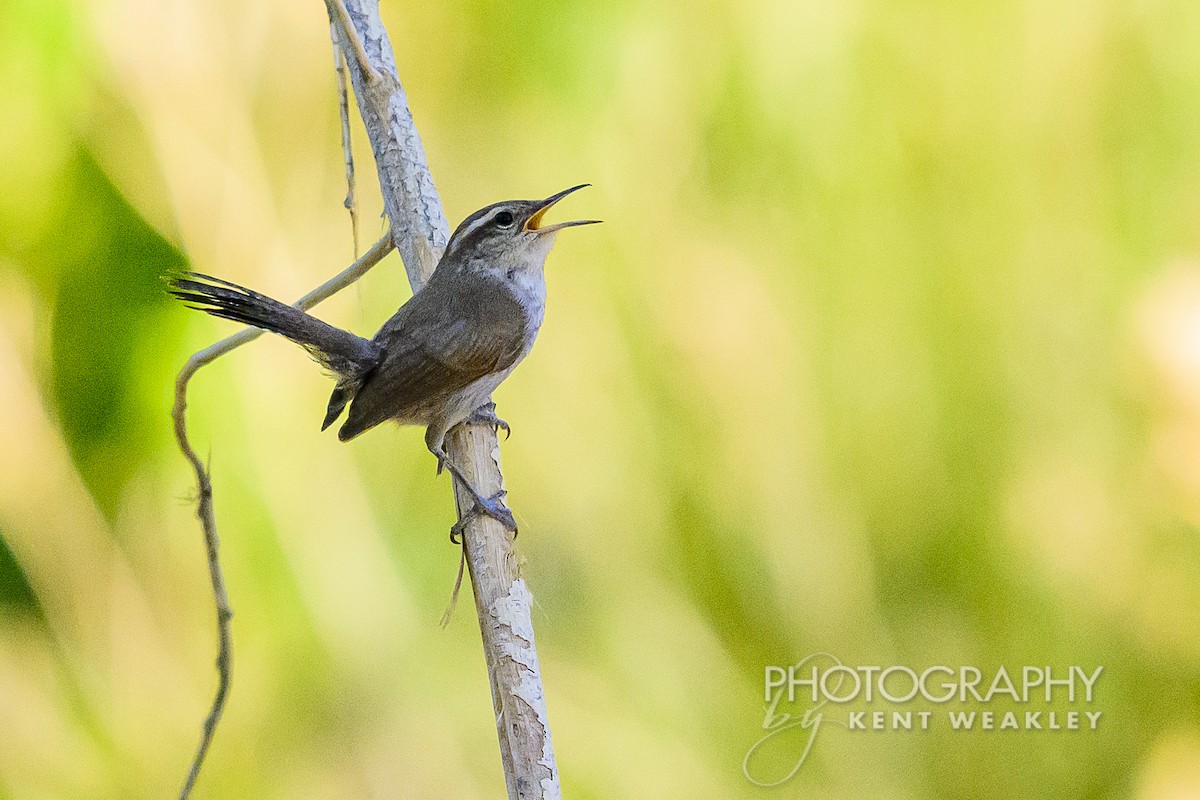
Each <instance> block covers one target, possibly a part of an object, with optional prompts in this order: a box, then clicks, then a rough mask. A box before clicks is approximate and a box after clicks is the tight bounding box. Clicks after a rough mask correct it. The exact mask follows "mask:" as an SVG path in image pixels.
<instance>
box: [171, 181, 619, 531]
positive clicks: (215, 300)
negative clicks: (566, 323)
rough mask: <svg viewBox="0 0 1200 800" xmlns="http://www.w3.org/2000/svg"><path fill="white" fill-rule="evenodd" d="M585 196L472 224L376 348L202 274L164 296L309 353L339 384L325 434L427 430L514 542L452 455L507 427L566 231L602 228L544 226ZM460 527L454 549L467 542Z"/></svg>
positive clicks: (487, 210) (178, 279) (522, 205)
mask: <svg viewBox="0 0 1200 800" xmlns="http://www.w3.org/2000/svg"><path fill="white" fill-rule="evenodd" d="M588 185H589V184H580V185H578V186H572V187H571V188H569V189H564V190H563V191H561V192H557V193H556V194H552V195H550V196H549V197H547V198H545V199H544V200H505V201H502V202H499V203H493V204H492V205H489V206H486V207H484V208H481V209H479V210H478V211H476V212H475V213H473V214H471V215H470V216H468V217H467V218H466V219H465V220H463V222H462V223H461V224H460V225H459V226H458V227H457V228H456V229H455V231H454V233H453V234H452V235H451V236H450V240H449V242H448V243H447V245H446V249H445V251H444V252H443V254H442V256H441V258H440V259H439V261H438V263H437V266H436V267H435V269H434V271H433V274H432V275H431V276H430V278H429V280H428V281H427V282H426V284H425V285H424V286H423V287H421V288H420V289H419V290H417V291H416V292H415V293H414V294H413V295H412V297H411V298H409V300H407V301H406V302H405V303H404V304H403V305H401V306H400V308H399V309H398V310H397V311H396V313H395V314H393V315H392V316H391V318H390V319H388V320H387V321H386V322H385V323H383V326H382V327H380V329H379V331H378V332H377V333H376V334H375V335H374V336H372V337H371V338H370V339H365V338H363V337H361V336H357V335H355V334H353V333H351V332H350V331H346V330H343V329H341V328H337V327H334V326H333V325H330V324H328V323H326V322H323V321H321V320H319V319H317V318H316V317H314V316H312V315H311V314H307V313H305V312H304V311H301V310H300V309H298V308H295V307H293V306H289V305H287V304H285V303H281V302H279V301H278V300H274V299H272V298H270V297H267V296H266V295H263V294H260V293H259V292H256V291H254V290H252V289H247V288H246V287H244V286H239V285H238V284H235V283H231V282H229V281H226V280H222V279H221V278H216V277H213V276H211V275H206V274H203V273H199V272H180V273H176V274H173V275H169V276H167V283H168V287H169V288H168V291H169V292H170V293H171V294H172V295H174V297H176V298H177V299H179V300H181V301H183V302H184V303H186V304H187V305H188V307H189V308H193V309H197V310H200V311H204V312H206V313H208V314H211V315H212V316H214V317H221V318H223V319H228V320H233V321H234V322H240V323H243V324H245V325H251V326H254V327H257V328H261V329H263V330H265V331H269V332H271V333H275V334H278V335H280V336H283V337H284V338H286V339H289V340H291V341H292V342H295V343H296V344H298V345H300V346H301V347H303V348H304V349H305V350H306V351H307V352H308V354H309V355H310V356H311V357H312V358H313V359H314V360H316V361H317V362H318V363H319V364H320V365H321V366H322V367H324V368H325V370H326V371H328V372H329V373H330V374H331V375H332V377H333V378H334V379H335V381H336V383H335V385H334V388H333V393H332V394H331V395H330V398H329V404H328V406H327V408H326V412H325V419H324V421H323V423H322V425H321V430H325V429H326V428H328V427H330V426H331V425H333V423H334V422H336V421H337V420H338V419H339V418H340V417H341V415H342V413H343V411H346V409H347V407H349V410H348V411H346V419H345V421H344V422H343V423H342V425H341V427H340V428H339V429H338V439H339V440H341V441H343V442H347V441H349V440H351V439H353V438H355V437H356V436H359V435H360V434H362V433H364V432H366V431H368V430H370V429H372V428H374V427H376V426H377V425H379V424H380V423H382V422H385V421H388V420H391V421H393V422H396V423H398V424H400V425H422V426H424V427H425V446H426V447H427V448H429V451H430V452H431V453H433V455H434V456H436V457H437V472H438V474H439V475H440V474H441V473H442V470H443V469H447V470H449V472H450V473H451V475H452V476H453V477H454V479H456V480H458V481H459V482H460V483H461V484H462V485H463V487H464V488H465V489H466V490H467V492H468V493H469V494H470V495H471V497H472V499H473V501H474V508H473V509H472V513H475V514H479V513H482V514H486V515H488V516H490V517H492V518H494V519H496V520H498V521H500V522H501V523H502V524H503V525H504V526H505V527H506V528H508V529H509V530H511V531H513V532H515V531H516V529H517V526H516V521H515V519H514V518H513V515H512V512H511V511H510V510H509V509H508V508H507V507H506V506H505V505H504V503H503V497H504V491H503V490H501V491H499V492H497V493H496V494H494V495H492V496H490V497H484V496H483V495H482V494H481V493H480V492H479V491H477V490H476V489H475V487H474V486H472V485H471V482H470V481H469V480H468V479H467V477H466V475H465V474H464V473H463V471H462V470H461V469H460V468H459V466H458V465H456V464H454V463H453V462H452V461H451V460H450V458H449V456H448V455H447V453H446V446H445V438H446V434H447V432H448V431H449V430H450V429H451V428H453V427H454V426H455V425H458V424H459V423H461V422H465V421H471V422H484V423H489V424H492V425H494V426H496V428H497V429H504V430H505V431H506V432H508V431H509V430H510V429H509V426H508V423H506V422H505V421H504V420H502V419H500V418H499V417H498V416H496V414H495V405H494V404H492V403H490V401H489V398H490V396H491V394H492V392H493V391H494V390H495V389H496V387H497V386H499V385H500V383H501V382H503V381H504V379H505V378H507V377H508V376H509V375H510V374H512V372H513V370H514V369H515V368H516V367H517V365H518V364H519V363H520V362H521V361H522V359H524V358H525V356H527V355H528V354H529V351H530V350H531V349H532V347H533V344H534V341H535V340H536V338H537V335H538V330H539V329H540V328H541V325H542V321H543V319H544V316H545V308H546V278H545V271H544V267H545V263H546V257H547V256H548V255H549V253H550V249H551V247H552V246H553V245H554V241H555V238H556V236H557V234H558V232H559V231H561V230H564V229H566V228H572V227H576V226H581V225H592V224H595V223H598V222H600V220H594V219H583V220H572V221H570V222H559V223H556V224H553V225H544V224H543V217H544V216H545V214H546V212H547V211H549V210H550V208H552V207H553V206H554V205H555V204H556V203H558V202H559V201H560V200H562V199H563V198H564V197H566V196H567V195H569V194H571V193H573V192H575V191H578V190H579V189H582V188H584V187H585V186H588ZM461 530H462V528H461V523H460V524H459V525H456V526H455V528H454V529H452V530H451V539H452V540H454V537H455V534H456V533H461Z"/></svg>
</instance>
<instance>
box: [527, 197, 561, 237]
mask: <svg viewBox="0 0 1200 800" xmlns="http://www.w3.org/2000/svg"><path fill="white" fill-rule="evenodd" d="M553 205H554V204H553V203H551V204H550V205H548V206H545V207H543V208H539V209H538V210H537V211H535V212H533V216H532V217H530V218H529V221H528V222H526V223H525V230H527V231H536V230H537V229H538V228H540V227H541V226H542V217H544V216H546V212H547V211H549V210H550V208H551V206H553Z"/></svg>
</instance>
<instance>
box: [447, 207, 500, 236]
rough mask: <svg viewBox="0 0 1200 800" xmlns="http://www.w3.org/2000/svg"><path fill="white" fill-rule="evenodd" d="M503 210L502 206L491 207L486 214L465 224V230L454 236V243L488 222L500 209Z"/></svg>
mask: <svg viewBox="0 0 1200 800" xmlns="http://www.w3.org/2000/svg"><path fill="white" fill-rule="evenodd" d="M504 210H505V209H504V208H496V209H492V211H490V212H488V213H487V214H484V215H483V216H482V217H480V218H479V219H477V220H475V221H474V222H472V223H471V224H470V225H468V226H467V229H466V230H465V231H463V232H462V233H460V234H459V235H458V236H456V237H454V244H458V243H459V242H461V241H463V240H464V239H466V238H467V237H469V236H470V235H471V234H472V233H474V232H475V231H477V230H479V229H480V228H482V227H483V226H484V225H487V224H488V223H489V222H491V221H492V218H493V217H495V216H496V215H497V214H499V213H500V212H501V211H504Z"/></svg>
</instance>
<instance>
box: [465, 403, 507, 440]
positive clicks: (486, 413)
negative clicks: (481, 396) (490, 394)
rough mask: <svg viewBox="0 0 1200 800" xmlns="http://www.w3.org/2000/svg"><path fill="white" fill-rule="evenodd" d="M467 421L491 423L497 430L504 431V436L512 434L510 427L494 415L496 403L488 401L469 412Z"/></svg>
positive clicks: (482, 423)
mask: <svg viewBox="0 0 1200 800" xmlns="http://www.w3.org/2000/svg"><path fill="white" fill-rule="evenodd" d="M467 422H474V423H478V424H480V425H491V426H492V427H494V428H495V429H496V431H497V432H499V431H504V438H505V439H507V438H508V437H509V436H512V428H511V427H509V424H508V423H507V422H505V421H504V420H502V419H500V417H498V416H496V404H495V403H493V402H491V401H488V402H486V403H484V404H483V405H481V406H480V407H479V408H477V409H475V410H474V411H473V412H471V416H469V417H467Z"/></svg>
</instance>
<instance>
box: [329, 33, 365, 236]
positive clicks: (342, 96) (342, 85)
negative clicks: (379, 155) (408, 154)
mask: <svg viewBox="0 0 1200 800" xmlns="http://www.w3.org/2000/svg"><path fill="white" fill-rule="evenodd" d="M340 31H341V26H340V25H335V24H333V23H330V25H329V36H330V38H331V39H332V40H333V69H334V72H335V73H337V91H338V113H339V115H340V116H341V119H342V157H343V158H344V159H345V162H346V199H345V200H343V201H342V205H344V206H345V207H346V210H347V211H348V212H350V235H351V236H352V237H353V238H354V257H355V258H358V196H357V195H356V194H355V191H354V151H353V149H352V148H351V145H350V90H349V88H348V87H347V85H346V84H347V81H346V54H345V52H344V51H343V48H342V42H341V38H342V34H341V32H340Z"/></svg>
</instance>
